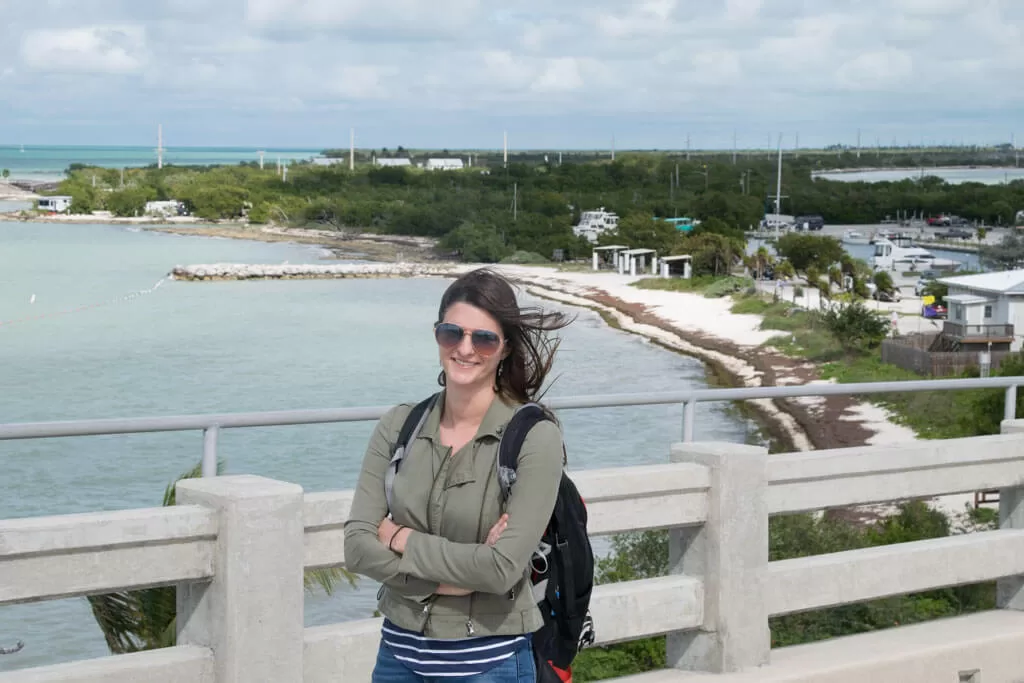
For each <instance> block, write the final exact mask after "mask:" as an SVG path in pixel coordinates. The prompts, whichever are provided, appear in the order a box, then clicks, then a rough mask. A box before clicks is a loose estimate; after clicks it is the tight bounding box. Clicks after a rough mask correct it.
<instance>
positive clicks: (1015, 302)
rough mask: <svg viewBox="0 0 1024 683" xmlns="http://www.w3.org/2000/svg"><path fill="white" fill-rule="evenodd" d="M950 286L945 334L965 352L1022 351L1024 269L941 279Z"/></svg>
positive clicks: (1023, 332)
mask: <svg viewBox="0 0 1024 683" xmlns="http://www.w3.org/2000/svg"><path fill="white" fill-rule="evenodd" d="M939 282H941V283H943V284H945V285H947V286H948V287H949V294H948V295H947V296H946V305H947V307H948V310H949V317H948V319H947V320H946V323H945V325H944V327H943V331H942V332H943V335H945V336H946V337H948V338H950V339H952V340H955V341H957V342H959V343H960V345H961V348H962V349H963V350H965V351H979V350H980V351H984V350H988V349H991V350H993V351H1005V350H1010V351H1020V350H1021V346H1022V344H1021V336H1022V335H1018V334H1017V333H1016V326H1017V321H1018V320H1019V321H1020V324H1021V327H1022V334H1024V270H1008V271H1004V272H1001V273H981V274H979V275H961V276H959V277H948V278H942V279H940V280H939Z"/></svg>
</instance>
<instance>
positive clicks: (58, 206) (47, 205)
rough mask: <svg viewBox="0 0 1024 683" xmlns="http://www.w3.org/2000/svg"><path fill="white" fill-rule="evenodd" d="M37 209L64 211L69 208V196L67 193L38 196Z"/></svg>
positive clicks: (55, 211)
mask: <svg viewBox="0 0 1024 683" xmlns="http://www.w3.org/2000/svg"><path fill="white" fill-rule="evenodd" d="M38 203H39V210H40V211H52V212H54V213H64V212H65V211H67V210H68V209H70V208H71V197H69V196H67V195H54V196H53V197H40V198H39V202H38Z"/></svg>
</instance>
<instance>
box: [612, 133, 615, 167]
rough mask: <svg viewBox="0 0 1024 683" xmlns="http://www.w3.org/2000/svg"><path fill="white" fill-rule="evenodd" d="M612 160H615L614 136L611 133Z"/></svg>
mask: <svg viewBox="0 0 1024 683" xmlns="http://www.w3.org/2000/svg"><path fill="white" fill-rule="evenodd" d="M612 161H615V136H614V135H612Z"/></svg>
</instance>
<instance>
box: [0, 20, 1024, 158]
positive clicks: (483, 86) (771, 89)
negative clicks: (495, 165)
mask: <svg viewBox="0 0 1024 683" xmlns="http://www.w3.org/2000/svg"><path fill="white" fill-rule="evenodd" d="M0 4H2V7H3V10H2V14H3V16H4V22H0V79H2V82H3V85H4V87H3V88H2V89H0V100H2V101H3V102H5V107H0V126H5V127H6V128H0V130H7V131H9V132H8V133H7V134H8V135H12V136H15V137H16V138H19V139H33V138H35V137H36V136H34V135H30V134H29V133H31V131H32V130H36V131H45V130H49V129H56V128H59V127H60V126H62V125H66V126H70V124H65V123H64V122H66V121H70V120H72V118H74V120H80V119H84V118H89V119H90V120H94V121H100V122H109V123H108V124H107V125H108V126H109V128H108V135H109V136H110V138H111V139H112V140H119V139H120V138H119V137H118V136H121V135H123V134H124V130H125V127H124V125H123V123H122V122H123V121H125V120H126V119H129V118H133V117H134V118H137V119H138V120H140V121H142V122H143V123H144V125H143V124H140V127H141V128H142V129H144V130H145V131H147V133H146V134H147V135H148V134H149V133H148V131H149V130H150V129H151V128H152V127H153V125H152V123H151V122H152V121H155V120H156V119H157V117H160V120H162V121H163V122H164V123H165V127H166V128H171V127H173V126H175V124H174V123H173V119H174V117H175V116H179V115H180V117H181V119H180V120H181V121H182V122H184V121H185V120H186V117H187V120H188V121H190V122H191V121H194V122H195V123H194V126H195V128H194V130H196V131H211V132H209V133H203V134H202V135H207V134H208V135H210V136H213V135H214V132H215V133H216V135H217V137H216V138H213V137H202V135H199V134H197V135H199V137H197V141H198V140H200V139H201V140H202V141H204V142H208V143H209V144H242V142H243V141H245V140H250V139H258V140H259V141H260V142H259V144H270V143H271V142H273V141H274V139H276V138H277V137H281V138H284V139H293V138H301V139H303V140H307V139H308V140H314V139H315V140H321V139H324V138H326V139H327V140H329V141H331V142H336V140H334V136H335V135H336V131H337V130H338V126H339V119H340V118H343V119H344V122H343V123H342V124H340V125H342V127H347V126H348V125H355V126H358V127H362V128H368V129H371V130H378V131H379V133H378V134H379V136H380V138H381V139H380V140H379V141H378V140H373V141H372V144H378V145H379V146H393V145H394V144H395V143H394V141H393V140H391V139H389V136H396V135H399V134H401V135H402V136H403V137H404V136H408V137H404V143H403V144H406V146H412V145H416V144H421V145H429V144H431V143H437V144H439V145H441V146H448V147H457V146H459V145H460V144H466V145H472V144H478V143H479V142H480V141H481V140H493V138H494V131H495V130H497V131H499V133H498V137H499V138H500V131H501V130H502V129H504V128H506V127H508V128H510V129H515V128H516V127H521V128H522V131H520V132H519V133H517V140H521V143H520V144H528V142H527V141H526V140H522V138H523V137H524V136H525V137H528V138H529V137H530V136H533V137H535V138H536V139H537V140H558V141H560V144H568V145H586V144H588V141H591V142H590V144H594V142H595V141H596V142H598V143H599V144H605V141H606V140H607V139H608V138H609V136H610V134H611V130H610V129H611V128H614V129H615V131H614V132H615V135H616V139H617V140H619V141H620V144H621V145H623V146H629V145H637V146H641V145H647V146H655V147H657V146H662V147H664V146H670V145H672V144H675V145H678V144H679V141H680V140H681V139H682V140H685V137H686V134H687V133H689V134H691V135H692V136H693V138H694V145H695V146H700V145H702V144H725V145H727V146H731V144H732V131H733V130H734V129H735V130H737V134H738V136H739V142H740V144H741V145H743V144H757V145H761V146H763V145H764V142H763V141H765V140H767V139H769V137H771V136H774V135H777V134H778V132H779V131H783V130H790V131H792V130H795V129H796V128H800V130H801V141H802V142H803V143H805V144H815V143H816V142H821V143H822V144H824V143H831V142H835V141H836V139H837V136H838V137H842V136H844V135H849V131H853V130H856V129H857V128H861V129H863V130H864V134H865V135H868V136H869V138H873V137H874V136H876V135H877V136H878V137H881V138H882V139H883V140H891V139H892V137H893V135H901V136H902V135H903V130H905V129H906V130H910V129H913V130H915V131H924V135H926V136H934V138H935V139H937V140H941V139H954V138H955V139H960V138H961V137H966V138H971V137H972V136H975V137H977V138H979V139H981V138H985V136H988V135H991V134H992V133H991V131H993V130H1000V131H1002V130H1012V129H1013V127H1014V126H1017V125H1019V120H1020V119H1021V114H1022V113H1024V91H1021V90H1020V89H1019V88H1014V87H1013V86H1012V84H1013V83H1014V82H1015V80H1014V79H1016V78H1017V77H1018V76H1019V74H1020V73H1021V71H1022V70H1024V2H1017V1H1016V0H984V1H983V2H977V0H859V1H858V2H857V3H853V2H850V0H701V1H700V2H698V1H697V0H636V1H635V2H631V3H624V2H621V0H615V1H613V0H560V1H559V2H557V3H551V2H550V1H549V0H544V1H542V0H518V1H517V2H515V3H504V4H502V3H494V2H486V1H485V0H430V1H429V2H428V1H427V0H230V1H229V0H220V1H218V2H210V1H209V0H147V1H146V2H132V1H130V0H75V1H74V2H71V1H70V0H48V1H47V2H42V1H40V2H34V3H30V2H11V1H10V0H6V1H5V0H0ZM41 26H45V27H46V28H44V29H41V28H39V27H41ZM126 76H129V77H128V78H126ZM7 103H10V104H13V105H15V106H16V107H17V111H18V112H19V113H18V118H17V121H15V117H14V115H13V114H9V113H7V112H10V111H11V107H10V106H7ZM282 111H285V112H288V115H287V116H284V117H283V116H276V115H275V114H276V113H277V112H282ZM65 116H66V118H63V117H65ZM24 121H29V122H32V123H31V124H26V123H23V122H24ZM213 122H216V125H214V123H213ZM232 122H234V123H232ZM950 122H955V123H950ZM15 123H17V125H18V126H21V128H18V129H15V128H14V127H13V126H14V125H15ZM26 126H28V127H27V128H26ZM182 126H184V123H179V124H178V127H182ZM972 126H973V128H972ZM48 127H49V128H48ZM94 129H95V127H94ZM395 131H399V132H395ZM417 131H419V132H417ZM427 131H429V132H427ZM929 131H931V132H929ZM1018 133H1019V135H1018V137H1021V136H1024V128H1022V129H1021V130H1020V131H1018ZM418 134H422V135H424V136H427V139H423V140H416V139H414V136H415V135H418ZM921 134H922V133H920V132H915V133H914V136H915V138H917V137H919V136H920V135H921ZM370 135H371V134H370V133H365V134H362V135H361V136H360V138H361V139H364V140H366V141H367V142H368V143H370V142H371V139H370V138H369V136H370ZM225 136H237V137H225ZM943 136H946V137H945V138H944V137H943ZM40 137H42V138H46V137H47V136H46V135H45V134H42V133H40ZM819 138H820V139H819ZM531 139H532V138H531ZM745 140H746V141H747V142H746V143H745ZM87 142H92V140H91V139H90V140H88V141H87ZM280 144H288V143H286V142H284V141H283V140H282V142H281V143H280ZM315 144H319V143H315Z"/></svg>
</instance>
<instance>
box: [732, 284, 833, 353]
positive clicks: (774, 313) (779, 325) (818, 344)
mask: <svg viewBox="0 0 1024 683" xmlns="http://www.w3.org/2000/svg"><path fill="white" fill-rule="evenodd" d="M731 310H732V312H733V313H746V314H753V315H760V316H762V317H763V318H764V319H763V320H762V321H761V329H762V330H779V331H780V332H786V333H788V334H781V335H779V336H777V337H772V338H771V339H769V340H768V341H766V342H765V343H764V346H773V347H775V348H777V349H778V350H779V351H781V352H782V353H784V354H786V355H788V356H794V357H797V358H806V359H807V360H811V361H818V362H826V361H831V360H836V359H838V358H841V357H842V356H843V349H842V347H841V346H840V344H839V342H837V341H836V340H835V338H834V337H833V336H832V334H831V333H830V332H829V331H828V330H827V329H825V328H824V327H823V326H822V325H821V323H820V322H819V320H818V316H817V314H816V313H815V312H813V311H808V310H806V309H803V308H800V307H799V306H796V305H794V304H792V303H790V302H788V301H772V300H770V299H765V298H762V297H761V296H758V295H753V296H746V297H743V298H741V299H739V300H737V301H736V303H735V304H733V307H732V309H731Z"/></svg>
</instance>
